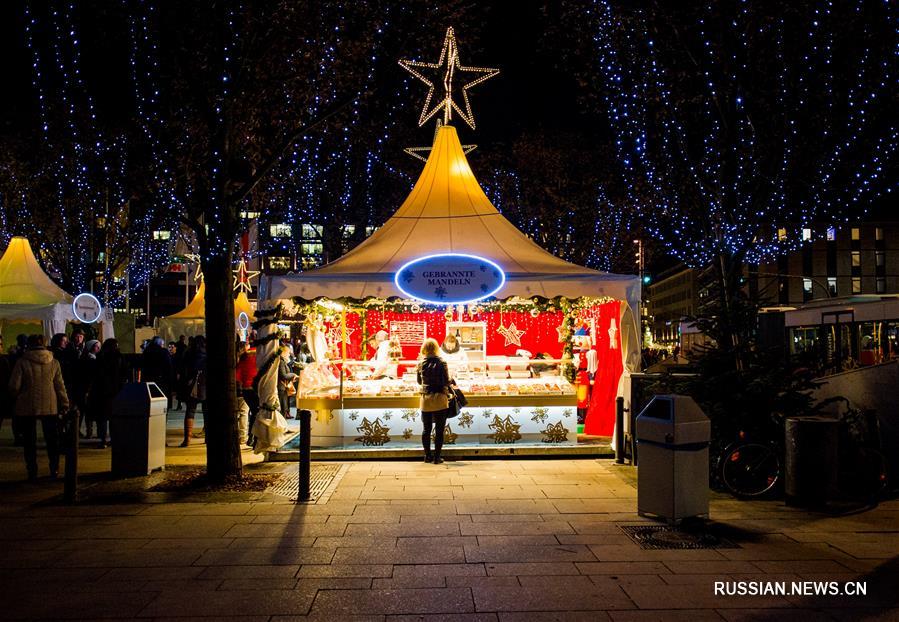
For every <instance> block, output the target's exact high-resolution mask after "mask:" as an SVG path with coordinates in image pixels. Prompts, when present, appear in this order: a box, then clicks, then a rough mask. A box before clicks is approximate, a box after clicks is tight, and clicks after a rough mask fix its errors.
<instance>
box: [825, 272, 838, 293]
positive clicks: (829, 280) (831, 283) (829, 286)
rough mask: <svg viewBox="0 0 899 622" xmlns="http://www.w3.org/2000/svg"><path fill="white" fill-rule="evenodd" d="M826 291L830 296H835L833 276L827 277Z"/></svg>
mask: <svg viewBox="0 0 899 622" xmlns="http://www.w3.org/2000/svg"><path fill="white" fill-rule="evenodd" d="M827 290H828V291H829V292H830V295H831V296H836V295H837V277H835V276H829V277H827Z"/></svg>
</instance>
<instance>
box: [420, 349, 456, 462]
mask: <svg viewBox="0 0 899 622" xmlns="http://www.w3.org/2000/svg"><path fill="white" fill-rule="evenodd" d="M439 351H440V346H439V345H438V344H437V340H436V339H430V338H428V339H425V340H424V343H423V344H422V345H421V359H422V360H421V362H420V363H419V364H418V369H417V376H418V384H420V385H421V422H422V424H423V426H424V428H423V430H422V433H421V445H422V447H423V448H424V450H425V462H433V463H434V464H441V463H442V462H443V458H441V457H440V452H441V450H442V449H443V432H444V429H445V428H446V419H447V417H448V416H449V413H450V410H449V395H448V391H449V387H450V385H451V384H452V380H450V377H449V371H448V370H447V368H446V361H444V360H443V359H442V358H440V354H439ZM432 429H434V455H433V456H432V455H431V430H432Z"/></svg>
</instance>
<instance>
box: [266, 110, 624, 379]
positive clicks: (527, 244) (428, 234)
mask: <svg viewBox="0 0 899 622" xmlns="http://www.w3.org/2000/svg"><path fill="white" fill-rule="evenodd" d="M440 252H445V253H469V254H473V255H478V256H481V257H486V258H488V259H492V260H493V261H495V262H496V263H498V264H499V265H500V266H501V267H502V268H503V270H505V272H506V283H505V286H504V287H503V288H502V290H500V291H499V292H497V294H496V297H497V298H507V297H510V296H520V297H522V298H529V297H532V296H544V297H547V298H553V297H556V296H566V297H568V298H578V297H581V296H609V297H611V298H615V299H617V300H621V301H623V302H624V303H625V304H626V309H623V311H625V313H624V315H623V318H624V321H623V322H622V324H623V326H622V328H623V329H624V330H623V331H622V333H623V334H622V336H623V337H624V340H625V341H624V345H625V348H624V350H625V352H624V354H625V356H624V358H625V367H626V368H628V369H630V370H632V371H633V370H635V369H636V365H637V364H638V360H639V334H640V331H639V328H638V325H637V321H638V320H637V318H639V313H638V308H639V303H640V278H639V277H638V276H634V275H618V274H610V273H607V272H599V271H596V270H591V269H589V268H585V267H583V266H578V265H576V264H573V263H570V262H567V261H565V260H563V259H559V258H558V257H556V256H554V255H552V254H551V253H549V252H547V251H545V250H544V249H542V248H541V247H540V246H538V245H537V244H536V243H535V242H534V241H533V240H531V239H530V238H528V237H527V236H526V235H524V234H523V233H522V232H521V231H519V230H518V229H517V228H516V227H515V225H513V224H512V223H511V222H509V221H508V220H507V219H506V218H505V217H504V216H503V215H502V214H500V213H499V211H498V210H497V209H496V208H495V207H494V206H493V204H492V203H491V202H490V200H489V199H488V198H487V195H485V194H484V191H483V190H482V189H481V187H480V185H479V184H478V181H477V179H476V178H475V176H474V173H473V172H472V170H471V168H470V167H469V165H468V161H467V159H466V158H465V153H464V152H463V150H462V145H461V144H460V143H459V137H458V135H457V133H456V129H455V128H454V127H452V126H448V125H447V126H443V127H441V128H440V130H439V131H438V133H437V137H436V139H435V141H434V145H433V148H432V150H431V154H430V156H429V157H428V160H427V163H426V164H425V167H424V170H423V171H422V173H421V176H420V177H419V178H418V181H417V182H416V184H415V187H414V188H413V189H412V192H411V193H410V194H409V196H408V197H407V198H406V200H405V201H404V202H403V204H402V205H401V206H400V208H399V209H398V210H397V212H396V213H395V214H394V215H393V216H392V217H391V218H390V219H389V220H388V221H387V222H386V223H385V224H384V226H383V227H381V228H380V229H378V230H377V231H376V232H375V233H374V234H372V235H371V237H369V238H368V239H367V240H365V241H364V242H362V243H361V244H360V245H359V246H357V247H356V248H355V249H353V250H352V251H350V252H349V253H347V254H346V255H343V256H342V257H340V258H339V259H337V260H336V261H334V262H333V263H330V264H328V265H326V266H323V267H321V268H317V269H315V270H310V271H308V272H302V273H299V274H287V275H283V276H270V277H267V278H266V279H264V280H263V281H262V284H261V289H260V300H262V299H267V300H269V301H271V302H272V304H273V303H274V301H277V300H279V299H287V298H293V297H299V298H302V299H305V300H313V299H315V298H319V297H326V298H342V297H349V298H357V299H363V298H366V297H368V296H375V297H379V298H389V297H392V296H396V297H404V296H403V294H402V292H400V291H399V290H398V289H397V288H396V286H395V285H394V282H393V276H394V273H395V272H396V271H397V270H398V269H399V268H400V267H401V266H402V265H403V264H405V263H406V262H408V261H411V260H413V259H416V258H418V257H422V256H425V255H430V254H433V253H440Z"/></svg>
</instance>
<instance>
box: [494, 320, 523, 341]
mask: <svg viewBox="0 0 899 622" xmlns="http://www.w3.org/2000/svg"><path fill="white" fill-rule="evenodd" d="M496 332H498V333H499V334H500V335H502V336H503V337H504V338H505V340H506V343H505V344H504V345H507V346H510V345H516V346H520V345H521V336H522V335H523V334H524V333H525V331H523V330H519V329H517V328H516V327H515V322H512V323H511V324H509V325H508V326H503V325H500V327H499V328H497V329H496Z"/></svg>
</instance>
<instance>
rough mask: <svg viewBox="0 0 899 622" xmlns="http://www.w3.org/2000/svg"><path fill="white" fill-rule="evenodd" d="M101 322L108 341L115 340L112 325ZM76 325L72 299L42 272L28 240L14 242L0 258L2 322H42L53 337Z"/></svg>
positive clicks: (0, 308)
mask: <svg viewBox="0 0 899 622" xmlns="http://www.w3.org/2000/svg"><path fill="white" fill-rule="evenodd" d="M101 318H103V319H101V320H100V324H101V325H102V329H103V335H104V337H112V336H113V327H112V322H111V321H107V320H106V318H105V317H104V316H101ZM74 321H76V320H75V313H74V310H73V309H72V296H71V295H70V294H68V293H67V292H66V291H65V290H63V289H62V288H61V287H59V285H57V284H56V283H54V282H53V280H52V279H51V278H50V277H49V276H47V273H46V272H44V271H43V269H41V266H40V264H38V262H37V258H36V257H35V256H34V252H33V251H32V250H31V244H30V243H29V242H28V239H27V238H23V237H14V238H12V240H10V242H9V246H7V248H6V251H5V252H4V253H3V257H2V258H0V322H4V323H7V322H8V323H13V322H15V323H25V322H40V323H41V324H42V325H43V332H44V334H45V335H47V336H50V335H53V334H54V333H61V332H65V328H66V322H74Z"/></svg>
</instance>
